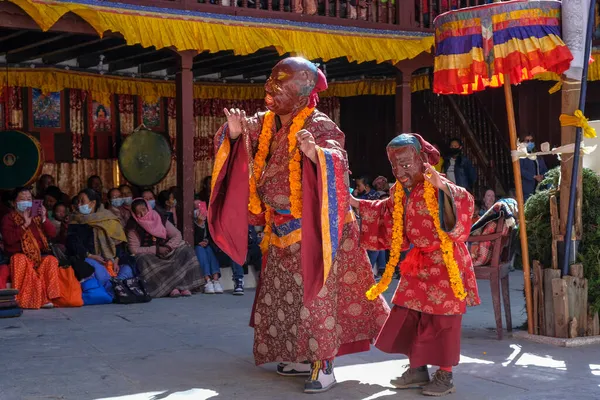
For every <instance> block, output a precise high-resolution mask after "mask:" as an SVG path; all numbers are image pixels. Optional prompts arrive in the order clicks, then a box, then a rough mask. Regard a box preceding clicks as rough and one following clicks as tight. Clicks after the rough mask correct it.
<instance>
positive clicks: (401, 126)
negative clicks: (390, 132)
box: [396, 69, 412, 134]
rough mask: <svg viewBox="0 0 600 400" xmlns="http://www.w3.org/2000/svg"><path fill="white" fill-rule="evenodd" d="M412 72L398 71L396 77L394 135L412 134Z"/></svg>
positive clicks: (406, 70)
mask: <svg viewBox="0 0 600 400" xmlns="http://www.w3.org/2000/svg"><path fill="white" fill-rule="evenodd" d="M411 78H412V70H409V69H400V70H399V71H398V72H397V75H396V133H398V134H400V133H411V132H412V120H411V112H412V99H411V96H412V91H411Z"/></svg>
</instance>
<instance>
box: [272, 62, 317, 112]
mask: <svg viewBox="0 0 600 400" xmlns="http://www.w3.org/2000/svg"><path fill="white" fill-rule="evenodd" d="M316 80H317V67H316V66H315V65H314V64H312V63H311V62H310V61H308V60H305V59H303V58H300V57H290V58H286V59H284V60H282V61H280V62H279V63H278V64H277V65H276V66H275V67H274V68H273V71H272V72H271V76H270V77H269V79H268V80H267V83H266V84H265V91H266V96H265V104H266V106H267V108H268V109H269V110H271V111H272V112H274V113H275V114H277V115H290V114H295V113H297V112H298V111H300V110H301V109H303V108H304V107H306V106H307V105H308V103H309V97H310V94H311V92H312V90H313V89H314V87H315V84H316Z"/></svg>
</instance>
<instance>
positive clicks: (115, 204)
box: [106, 188, 131, 228]
mask: <svg viewBox="0 0 600 400" xmlns="http://www.w3.org/2000/svg"><path fill="white" fill-rule="evenodd" d="M124 204H125V200H124V199H123V197H122V195H121V191H120V190H119V189H118V188H112V189H110V190H109V191H108V203H107V204H106V209H107V210H108V211H110V212H112V213H113V214H115V215H116V216H117V217H119V220H120V221H121V225H122V226H123V228H125V225H126V224H127V221H128V220H129V217H130V216H131V213H130V212H129V210H126V209H125V208H124V207H123V205H124Z"/></svg>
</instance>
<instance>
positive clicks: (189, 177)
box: [176, 51, 196, 244]
mask: <svg viewBox="0 0 600 400" xmlns="http://www.w3.org/2000/svg"><path fill="white" fill-rule="evenodd" d="M178 54H179V59H178V71H177V74H176V87H177V97H176V103H177V187H178V188H179V193H180V196H181V198H180V199H179V204H181V206H180V207H178V209H177V213H178V214H177V222H178V225H179V226H178V228H179V229H180V230H181V233H182V235H183V239H184V240H185V241H186V242H187V243H189V244H194V222H193V219H192V218H193V212H194V189H195V186H196V185H195V176H194V76H193V74H192V64H193V59H194V56H195V55H196V52H195V51H182V52H178Z"/></svg>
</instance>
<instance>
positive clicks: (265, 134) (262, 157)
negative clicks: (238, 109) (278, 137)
mask: <svg viewBox="0 0 600 400" xmlns="http://www.w3.org/2000/svg"><path fill="white" fill-rule="evenodd" d="M274 122H275V114H273V113H272V112H271V111H267V113H266V114H265V118H264V120H263V124H262V130H261V132H260V136H259V137H258V150H257V151H256V154H255V155H254V163H253V167H252V168H253V171H252V173H253V174H254V176H253V177H251V178H250V200H249V203H248V209H249V210H250V212H251V213H252V214H256V215H258V214H260V213H261V212H262V207H261V201H260V197H258V191H257V188H256V184H257V182H258V181H259V179H260V176H261V175H262V171H263V169H264V168H265V163H266V161H267V156H268V155H269V150H270V146H271V139H272V137H273V123H274Z"/></svg>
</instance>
